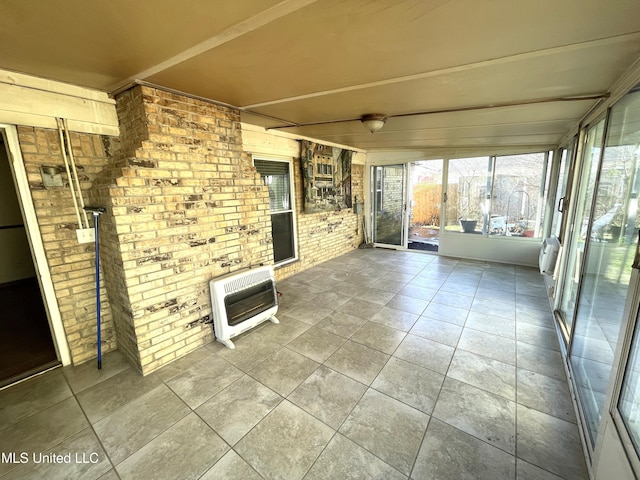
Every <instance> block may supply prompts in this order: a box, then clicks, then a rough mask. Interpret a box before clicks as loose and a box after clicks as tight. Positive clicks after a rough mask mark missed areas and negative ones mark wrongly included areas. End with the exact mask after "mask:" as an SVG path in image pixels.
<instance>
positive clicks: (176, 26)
mask: <svg viewBox="0 0 640 480" xmlns="http://www.w3.org/2000/svg"><path fill="white" fill-rule="evenodd" d="M1 5H2V15H0V68H1V69H8V70H14V71H18V72H22V73H27V74H30V75H36V76H40V77H44V78H49V79H53V80H58V81H63V82H68V83H72V84H76V85H81V86H87V87H92V88H96V89H99V90H102V91H105V92H108V93H113V92H115V91H118V90H119V89H121V88H123V87H125V86H127V85H130V84H131V83H132V82H134V81H142V82H148V83H151V84H155V85H159V86H162V87H166V88H170V89H174V90H177V91H181V92H185V93H188V94H192V95H196V96H199V97H204V98H208V99H211V100H215V101H219V102H224V103H228V104H231V105H234V106H236V107H238V108H240V109H241V111H242V112H243V113H242V115H243V121H245V122H247V123H252V124H256V125H259V126H263V127H269V128H276V129H278V130H283V131H287V132H290V133H296V134H300V135H303V136H307V137H314V138H318V139H321V140H325V141H328V142H334V143H341V144H345V145H351V146H354V147H358V148H362V149H366V150H370V151H371V150H400V149H429V148H434V149H447V148H452V149H462V148H471V149H473V148H485V147H500V148H502V149H504V148H507V149H508V148H513V149H514V150H517V149H522V148H527V149H529V148H531V147H538V146H539V147H540V148H546V147H549V146H552V145H555V144H557V143H558V141H559V140H560V139H561V138H562V136H563V135H564V134H566V133H567V132H568V131H569V130H570V129H571V128H572V127H573V126H574V125H575V124H576V123H577V122H578V121H579V119H580V118H582V116H583V115H584V114H585V113H586V112H588V111H589V110H590V109H591V108H593V107H594V105H595V104H596V103H597V102H598V98H599V97H601V96H604V95H606V94H607V92H608V91H609V89H610V88H611V86H612V85H613V83H614V82H615V81H616V80H617V79H618V78H619V77H620V76H621V75H623V74H624V72H625V71H627V70H628V69H629V67H630V66H631V65H632V64H634V62H636V61H637V60H638V58H640V1H638V0H615V1H603V0H561V1H558V0H518V1H514V0H404V1H402V0H283V1H277V0H237V1H234V2H231V1H227V0H224V1H223V0H216V1H212V0H183V1H182V2H176V1H175V0H137V1H131V0H93V1H90V2H87V1H86V0H56V1H55V2H52V1H50V0H30V1H24V0H3V1H2V3H1ZM367 113H382V114H385V115H387V116H388V117H389V118H388V120H387V123H386V124H385V126H384V127H383V128H382V130H380V131H379V132H377V133H375V134H370V133H368V132H367V131H365V129H364V128H363V126H362V125H361V124H360V122H359V121H358V120H357V119H359V118H360V117H361V116H362V115H364V114H367Z"/></svg>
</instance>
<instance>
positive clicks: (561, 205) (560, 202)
mask: <svg viewBox="0 0 640 480" xmlns="http://www.w3.org/2000/svg"><path fill="white" fill-rule="evenodd" d="M566 198H567V197H562V198H561V199H560V200H558V211H559V212H560V213H564V204H565V200H566Z"/></svg>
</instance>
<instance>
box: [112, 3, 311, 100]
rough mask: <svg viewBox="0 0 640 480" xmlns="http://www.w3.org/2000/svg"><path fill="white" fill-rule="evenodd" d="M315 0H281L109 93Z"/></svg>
mask: <svg viewBox="0 0 640 480" xmlns="http://www.w3.org/2000/svg"><path fill="white" fill-rule="evenodd" d="M316 1H317V0H282V1H281V2H279V3H277V4H276V5H274V6H272V7H270V8H267V9H266V10H263V11H262V12H260V13H257V14H256V15H254V16H252V17H250V18H247V19H246V20H243V21H242V22H239V23H236V24H235V25H232V26H231V27H229V28H227V29H226V30H223V31H222V32H220V33H218V34H217V35H214V36H213V37H211V38H208V39H207V40H204V41H203V42H200V43H198V44H196V45H194V46H193V47H191V48H188V49H186V50H183V51H182V52H180V53H178V54H177V55H174V56H173V57H170V58H168V59H166V60H165V61H163V62H161V63H158V64H157V65H154V66H152V67H150V68H148V69H146V70H143V71H142V72H138V73H136V74H135V75H131V76H130V77H128V78H126V79H124V80H122V81H121V82H118V83H116V84H114V85H112V86H111V88H109V91H110V92H111V93H113V92H117V91H119V90H122V89H123V88H125V87H127V86H129V85H131V84H132V83H134V82H135V81H136V80H144V79H146V78H149V77H151V76H153V75H156V74H158V73H160V72H162V71H164V70H167V69H169V68H171V67H173V66H175V65H179V64H180V63H182V62H185V61H187V60H189V59H190V58H193V57H196V56H198V55H200V54H202V53H205V52H207V51H209V50H212V49H214V48H216V47H219V46H220V45H223V44H225V43H227V42H230V41H231V40H234V39H236V38H238V37H241V36H243V35H246V34H247V33H249V32H252V31H253V30H257V29H258V28H260V27H263V26H264V25H267V24H269V23H271V22H274V21H276V20H278V19H279V18H282V17H284V16H286V15H289V14H290V13H293V12H295V11H296V10H300V9H301V8H304V7H306V6H308V5H311V4H312V3H315V2H316Z"/></svg>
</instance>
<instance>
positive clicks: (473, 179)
mask: <svg viewBox="0 0 640 480" xmlns="http://www.w3.org/2000/svg"><path fill="white" fill-rule="evenodd" d="M547 163H548V154H547V153H529V154H521V155H510V156H500V157H475V158H453V159H450V160H449V164H448V179H447V210H446V213H447V226H446V230H447V231H453V232H463V233H476V234H483V235H490V236H503V237H534V238H540V237H541V235H542V222H543V220H544V205H545V201H546V198H545V194H546V185H547V183H548V175H547Z"/></svg>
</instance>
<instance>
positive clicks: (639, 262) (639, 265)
mask: <svg viewBox="0 0 640 480" xmlns="http://www.w3.org/2000/svg"><path fill="white" fill-rule="evenodd" d="M631 268H635V269H637V270H640V231H638V242H637V243H636V255H635V257H634V258H633V264H632V265H631Z"/></svg>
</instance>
